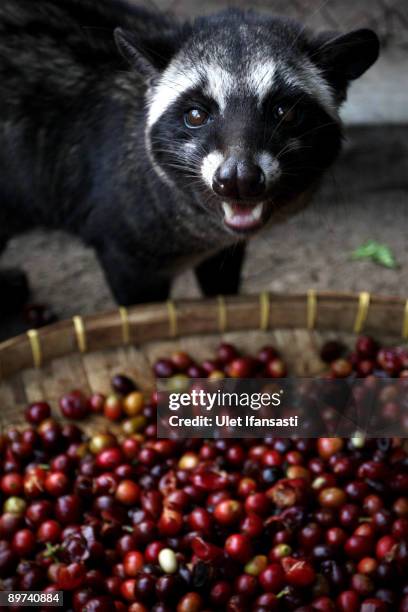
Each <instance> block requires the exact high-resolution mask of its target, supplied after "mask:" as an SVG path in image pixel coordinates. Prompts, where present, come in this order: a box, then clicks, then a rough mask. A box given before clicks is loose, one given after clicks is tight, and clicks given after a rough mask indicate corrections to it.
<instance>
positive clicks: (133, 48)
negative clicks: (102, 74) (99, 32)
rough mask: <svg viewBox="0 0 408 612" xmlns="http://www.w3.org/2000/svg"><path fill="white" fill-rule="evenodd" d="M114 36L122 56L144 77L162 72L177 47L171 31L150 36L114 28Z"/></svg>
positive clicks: (147, 77) (174, 36) (175, 37)
mask: <svg viewBox="0 0 408 612" xmlns="http://www.w3.org/2000/svg"><path fill="white" fill-rule="evenodd" d="M114 36H115V41H116V44H117V46H118V49H119V51H120V53H121V54H122V56H123V57H124V58H125V59H126V60H127V61H128V62H129V64H130V65H131V66H132V67H133V68H134V69H135V70H136V71H137V72H138V73H139V74H140V75H141V76H142V77H144V78H145V79H152V78H154V77H155V76H157V74H159V73H160V72H162V71H163V70H164V69H165V68H166V66H167V64H168V63H169V62H170V60H171V58H172V57H173V55H174V54H175V53H176V51H177V49H178V38H177V36H176V34H175V33H174V32H172V31H168V32H163V33H161V34H160V35H158V36H152V37H151V36H142V35H141V34H140V33H137V34H135V33H133V32H130V31H129V30H124V29H122V28H116V30H115V32H114Z"/></svg>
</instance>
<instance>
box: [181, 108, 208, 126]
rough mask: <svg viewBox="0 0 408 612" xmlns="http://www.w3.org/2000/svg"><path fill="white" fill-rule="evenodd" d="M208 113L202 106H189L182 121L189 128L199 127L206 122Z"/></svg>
mask: <svg viewBox="0 0 408 612" xmlns="http://www.w3.org/2000/svg"><path fill="white" fill-rule="evenodd" d="M209 119H210V115H209V114H208V113H207V112H206V111H205V110H203V109H202V108H190V110H189V111H187V112H186V113H185V115H184V123H185V124H186V126H187V127H189V128H194V129H195V128H200V127H202V126H203V125H205V124H206V123H208V121H209Z"/></svg>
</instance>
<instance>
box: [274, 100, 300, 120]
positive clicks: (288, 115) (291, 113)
mask: <svg viewBox="0 0 408 612" xmlns="http://www.w3.org/2000/svg"><path fill="white" fill-rule="evenodd" d="M274 115H275V117H276V119H279V121H280V122H281V123H283V124H287V125H291V124H293V123H295V121H297V119H298V118H299V112H298V109H297V108H295V107H293V108H291V107H287V106H284V105H283V104H281V105H278V106H277V107H276V108H275V110H274Z"/></svg>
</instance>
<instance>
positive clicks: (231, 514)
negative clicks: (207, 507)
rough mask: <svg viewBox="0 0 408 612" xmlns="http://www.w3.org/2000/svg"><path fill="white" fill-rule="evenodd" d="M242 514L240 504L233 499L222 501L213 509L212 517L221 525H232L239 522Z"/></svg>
mask: <svg viewBox="0 0 408 612" xmlns="http://www.w3.org/2000/svg"><path fill="white" fill-rule="evenodd" d="M242 513H243V507H242V504H241V503H240V502H238V501H235V500H233V499H227V500H225V501H222V502H220V503H219V504H217V505H216V506H215V508H214V517H215V519H216V520H217V521H218V523H220V524H221V525H233V524H234V523H236V522H237V521H239V520H240V518H241V516H242Z"/></svg>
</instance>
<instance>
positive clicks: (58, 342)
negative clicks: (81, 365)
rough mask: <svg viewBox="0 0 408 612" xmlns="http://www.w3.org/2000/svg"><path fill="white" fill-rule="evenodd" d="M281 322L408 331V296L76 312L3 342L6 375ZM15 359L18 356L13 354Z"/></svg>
mask: <svg viewBox="0 0 408 612" xmlns="http://www.w3.org/2000/svg"><path fill="white" fill-rule="evenodd" d="M277 328H303V329H309V330H310V331H312V330H315V329H316V330H319V329H325V330H328V329H333V330H336V331H339V332H354V333H360V332H362V331H363V330H364V331H365V330H367V331H370V332H375V331H377V332H378V331H381V332H382V333H386V334H388V335H390V336H392V335H398V336H399V337H400V338H403V339H406V338H408V300H407V299H404V298H401V297H398V296H387V295H374V294H373V295H371V294H370V293H368V292H366V291H362V292H360V293H356V292H351V291H348V292H336V291H317V290H314V289H311V290H309V291H308V292H306V293H274V292H262V293H260V294H255V295H239V296H219V297H218V298H196V299H182V300H176V301H168V302H165V303H153V304H141V305H136V306H132V307H129V308H125V307H119V308H118V309H116V310H112V311H108V312H102V313H97V314H92V315H84V316H75V317H73V318H72V319H66V320H63V321H59V322H57V323H54V324H52V325H48V326H46V327H43V328H41V329H38V330H29V331H28V332H26V333H24V334H21V335H19V336H15V337H13V338H10V339H8V340H5V341H4V342H2V343H0V382H1V380H2V379H4V378H8V376H10V375H11V374H12V373H15V372H17V371H19V370H21V369H25V368H29V367H32V366H33V365H34V366H35V367H40V366H42V364H43V363H45V361H48V360H52V359H55V358H57V357H59V356H61V355H65V354H68V353H72V352H78V353H85V352H93V351H96V350H104V349H108V348H114V347H119V346H123V345H126V344H142V343H143V342H148V341H150V340H159V339H162V340H165V339H171V338H176V337H183V336H188V335H205V334H209V333H224V332H228V331H250V330H252V331H255V330H263V331H267V330H270V329H277ZM10 360H11V362H10Z"/></svg>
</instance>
